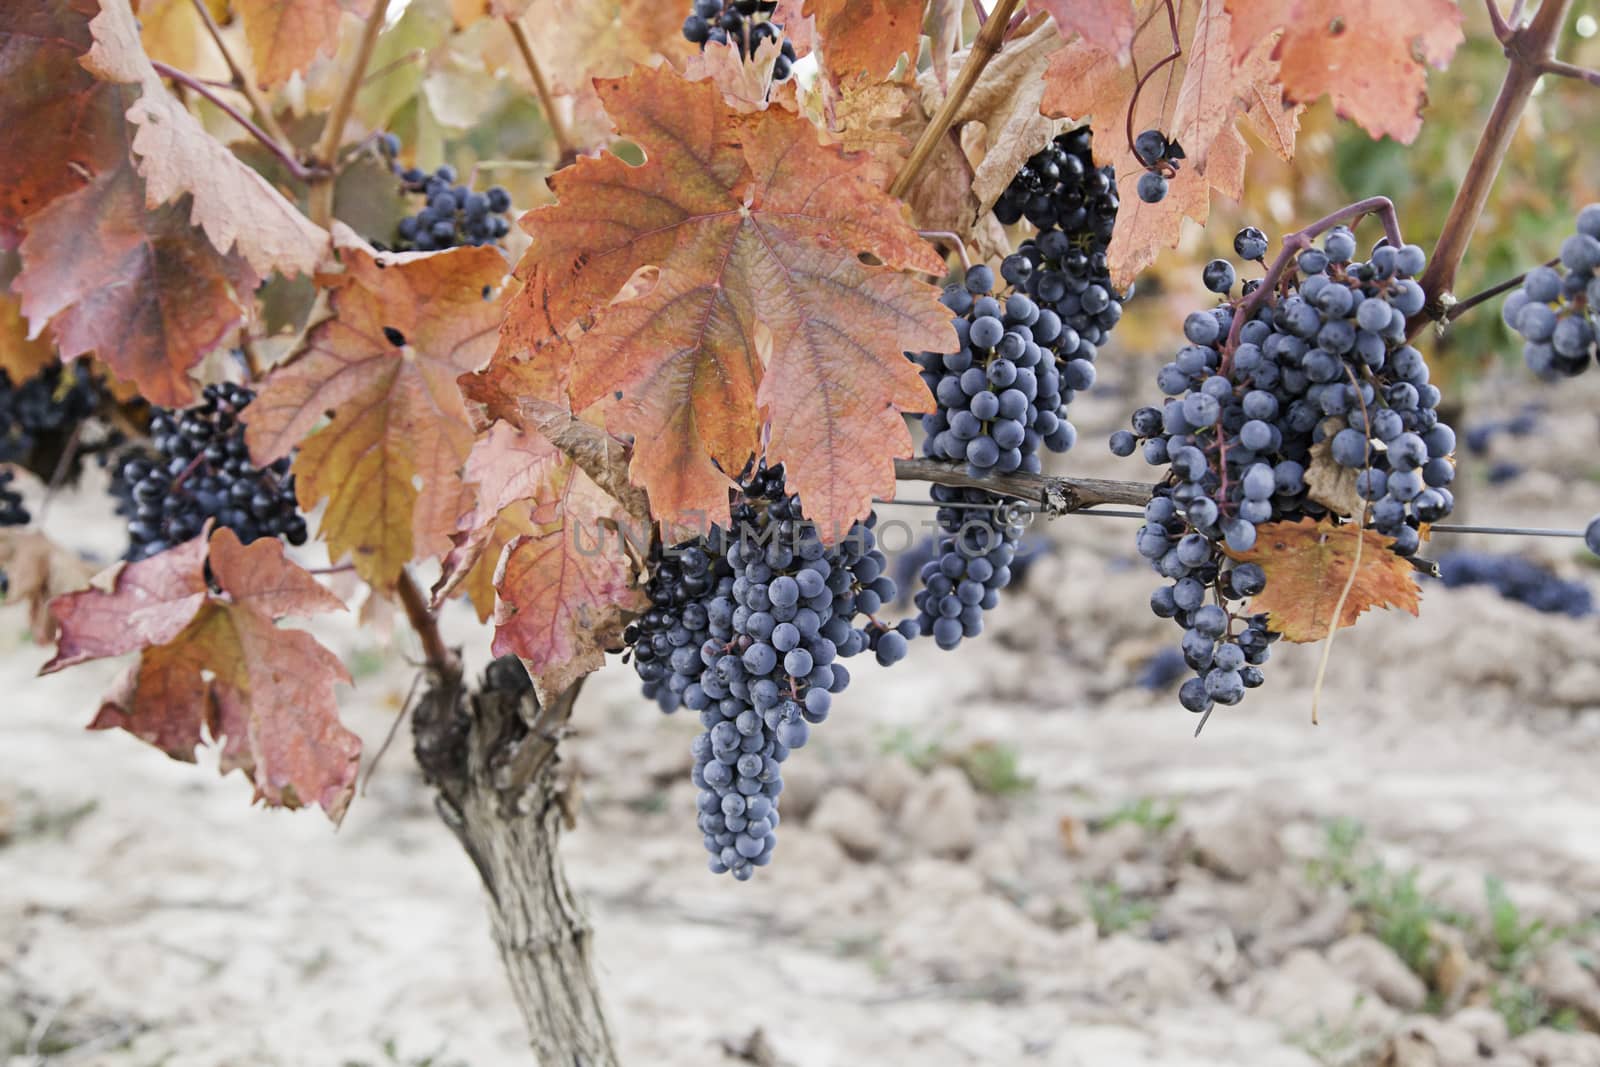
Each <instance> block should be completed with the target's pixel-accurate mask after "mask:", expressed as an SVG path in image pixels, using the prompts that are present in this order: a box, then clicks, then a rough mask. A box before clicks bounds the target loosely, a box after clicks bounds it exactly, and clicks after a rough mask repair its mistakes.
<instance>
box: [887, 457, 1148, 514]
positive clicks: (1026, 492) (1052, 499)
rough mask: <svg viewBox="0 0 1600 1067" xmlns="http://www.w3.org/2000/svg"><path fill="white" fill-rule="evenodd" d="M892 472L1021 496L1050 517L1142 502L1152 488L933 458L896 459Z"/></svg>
mask: <svg viewBox="0 0 1600 1067" xmlns="http://www.w3.org/2000/svg"><path fill="white" fill-rule="evenodd" d="M894 476H895V478H897V479H898V480H900V481H904V482H931V483H932V484H934V485H948V486H952V487H954V488H956V489H984V490H987V491H988V492H991V493H997V494H999V495H1000V496H1008V497H1012V498H1013V499H1016V500H1025V501H1027V502H1028V503H1030V504H1034V505H1036V506H1037V507H1038V508H1039V510H1040V511H1042V512H1044V513H1045V514H1046V515H1048V516H1051V517H1054V516H1057V515H1065V514H1067V513H1069V512H1073V511H1084V510H1086V509H1088V508H1092V507H1097V506H1098V505H1101V504H1129V505H1133V506H1136V507H1137V506H1142V505H1143V504H1144V503H1145V502H1146V501H1148V500H1149V499H1150V491H1151V490H1152V489H1154V488H1155V486H1154V485H1152V484H1150V483H1148V482H1117V481H1110V480H1108V479H1105V478H1058V477H1055V476H1053V475H1049V474H1025V473H1023V472H1021V471H1017V472H1014V473H1012V474H983V475H975V474H972V473H971V472H970V471H968V470H967V467H966V465H965V464H961V463H946V462H943V461H940V460H936V459H897V460H895V461H894Z"/></svg>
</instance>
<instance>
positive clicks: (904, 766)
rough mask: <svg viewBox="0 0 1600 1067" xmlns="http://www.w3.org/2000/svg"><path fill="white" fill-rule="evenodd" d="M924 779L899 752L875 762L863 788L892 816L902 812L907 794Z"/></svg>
mask: <svg viewBox="0 0 1600 1067" xmlns="http://www.w3.org/2000/svg"><path fill="white" fill-rule="evenodd" d="M921 780H922V775H920V774H918V773H917V769H916V768H915V767H913V766H911V763H910V762H909V761H908V760H907V759H906V758H905V757H904V756H902V755H899V754H898V753H895V754H891V755H888V756H885V757H884V758H883V759H880V760H879V761H878V762H877V763H875V764H873V765H872V766H871V767H870V768H869V769H868V770H867V773H866V776H865V779H864V780H863V781H862V783H861V789H862V791H863V792H864V793H866V795H867V796H868V797H869V798H871V800H872V802H873V803H874V804H876V805H878V807H879V808H880V809H882V811H883V812H884V814H886V815H888V816H890V817H891V818H892V817H893V816H895V815H898V814H900V805H901V804H904V803H905V799H906V794H908V793H910V792H911V790H912V789H913V788H915V787H916V784H917V783H918V782H919V781H921Z"/></svg>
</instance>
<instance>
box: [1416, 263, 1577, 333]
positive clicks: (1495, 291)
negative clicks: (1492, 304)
mask: <svg viewBox="0 0 1600 1067" xmlns="http://www.w3.org/2000/svg"><path fill="white" fill-rule="evenodd" d="M1560 262H1561V257H1560V256H1557V257H1556V258H1554V259H1549V260H1546V261H1545V263H1544V266H1546V267H1553V266H1555V265H1556V264H1557V263H1560ZM1527 276H1528V272H1527V271H1523V272H1522V273H1521V274H1519V275H1517V276H1516V277H1515V278H1507V279H1506V280H1505V281H1503V282H1500V283H1498V284H1496V285H1491V286H1489V288H1487V289H1484V290H1482V291H1481V292H1476V293H1473V294H1472V295H1471V296H1469V297H1467V298H1465V299H1463V300H1458V301H1456V302H1455V303H1453V304H1451V305H1450V309H1449V310H1448V311H1446V312H1445V313H1444V321H1446V322H1454V321H1456V319H1458V318H1460V317H1461V316H1462V315H1465V314H1466V313H1467V312H1469V311H1471V310H1472V309H1473V308H1475V307H1477V306H1478V305H1479V304H1482V303H1484V302H1485V301H1489V300H1493V299H1494V298H1495V297H1497V296H1499V295H1500V294H1501V293H1503V292H1505V291H1506V290H1508V289H1515V288H1516V287H1517V286H1519V285H1521V284H1522V281H1523V279H1524V278H1526V277H1527Z"/></svg>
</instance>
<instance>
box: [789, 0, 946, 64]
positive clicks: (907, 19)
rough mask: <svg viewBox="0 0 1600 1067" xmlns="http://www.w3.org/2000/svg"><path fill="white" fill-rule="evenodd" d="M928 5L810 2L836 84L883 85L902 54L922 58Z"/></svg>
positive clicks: (808, 11) (911, 0) (909, 0)
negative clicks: (920, 48)
mask: <svg viewBox="0 0 1600 1067" xmlns="http://www.w3.org/2000/svg"><path fill="white" fill-rule="evenodd" d="M925 2H926V0H806V5H805V8H804V9H803V11H802V14H804V15H807V16H810V17H811V18H813V19H815V20H816V28H817V33H818V35H820V36H821V38H822V65H823V68H824V69H825V70H827V72H828V76H829V77H830V78H831V79H832V80H833V81H834V83H835V84H838V83H844V82H854V81H878V80H879V79H882V78H884V77H887V76H888V74H889V72H890V71H891V70H893V69H894V67H895V64H896V63H898V62H899V61H900V57H901V56H902V55H910V57H911V60H912V62H913V64H915V62H916V58H917V42H918V41H919V40H920V39H921V36H922V8H923V5H924V3H925Z"/></svg>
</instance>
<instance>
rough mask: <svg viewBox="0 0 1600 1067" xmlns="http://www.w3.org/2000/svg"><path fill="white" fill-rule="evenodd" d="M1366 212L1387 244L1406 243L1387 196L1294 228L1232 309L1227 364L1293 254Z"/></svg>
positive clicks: (1363, 202) (1225, 354) (1351, 206)
mask: <svg viewBox="0 0 1600 1067" xmlns="http://www.w3.org/2000/svg"><path fill="white" fill-rule="evenodd" d="M1368 215H1377V216H1378V217H1379V218H1380V219H1382V220H1383V233H1384V236H1385V237H1387V238H1388V239H1389V243H1390V244H1392V245H1394V246H1395V247H1396V248H1398V247H1400V246H1401V245H1402V244H1404V243H1405V242H1404V241H1403V240H1402V239H1401V237H1400V217H1399V216H1398V215H1396V214H1395V211H1394V201H1392V200H1390V199H1389V198H1388V197H1387V196H1369V197H1367V198H1366V199H1365V200H1357V201H1356V202H1355V203H1353V204H1346V205H1345V206H1344V207H1342V208H1340V209H1339V210H1337V211H1335V212H1333V213H1332V214H1329V215H1324V216H1322V218H1320V219H1318V220H1317V221H1316V222H1313V223H1311V224H1310V225H1309V226H1306V227H1305V228H1304V229H1300V230H1296V231H1295V232H1294V233H1291V234H1286V235H1285V236H1284V238H1283V248H1282V249H1280V250H1279V251H1278V255H1277V258H1276V259H1274V260H1273V261H1272V264H1271V265H1270V266H1269V267H1267V274H1266V277H1264V278H1262V279H1261V284H1260V285H1258V286H1256V289H1255V291H1254V292H1253V293H1251V294H1250V295H1249V296H1247V297H1245V298H1244V300H1242V301H1241V302H1240V303H1239V306H1238V307H1237V308H1235V309H1234V312H1233V325H1232V326H1230V327H1229V328H1228V342H1227V350H1226V351H1225V352H1224V354H1223V358H1224V359H1225V360H1227V361H1228V363H1229V364H1231V362H1232V359H1233V350H1234V349H1235V348H1237V347H1239V331H1240V330H1242V329H1244V324H1245V323H1246V322H1248V321H1249V320H1250V316H1252V315H1254V314H1255V313H1256V309H1257V308H1259V307H1260V306H1261V305H1262V303H1263V302H1265V301H1266V300H1267V299H1269V298H1270V297H1271V295H1272V293H1273V291H1274V290H1275V289H1276V288H1277V287H1278V280H1279V279H1280V278H1282V277H1283V272H1284V271H1285V270H1287V269H1288V267H1289V264H1290V263H1291V262H1292V261H1293V260H1294V257H1295V256H1297V255H1299V254H1300V253H1301V252H1303V251H1304V250H1305V249H1307V248H1309V247H1311V241H1312V239H1313V238H1316V237H1319V236H1321V235H1322V234H1324V233H1326V232H1328V231H1329V230H1331V229H1333V228H1334V227H1335V226H1339V225H1342V224H1344V223H1347V222H1355V221H1357V220H1358V219H1362V218H1365V217H1366V216H1368ZM1227 372H1228V365H1227V364H1225V365H1224V366H1223V368H1222V373H1224V374H1226V373H1227Z"/></svg>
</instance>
